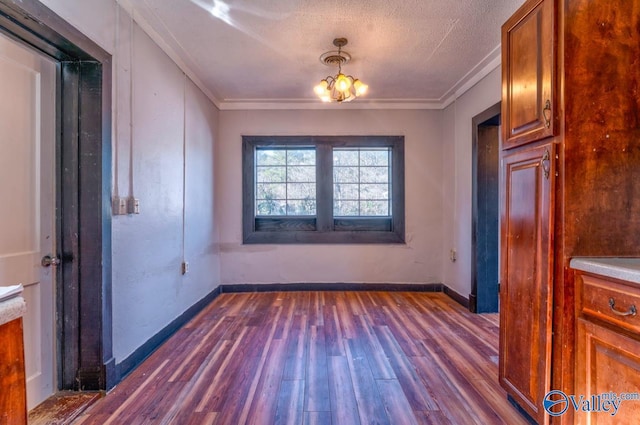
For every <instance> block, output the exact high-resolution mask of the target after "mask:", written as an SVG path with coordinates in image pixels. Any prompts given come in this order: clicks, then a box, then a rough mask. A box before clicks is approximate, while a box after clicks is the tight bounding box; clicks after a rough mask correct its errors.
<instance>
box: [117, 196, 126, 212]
mask: <svg viewBox="0 0 640 425" xmlns="http://www.w3.org/2000/svg"><path fill="white" fill-rule="evenodd" d="M126 213H127V200H126V198H119V199H118V215H124V214H126Z"/></svg>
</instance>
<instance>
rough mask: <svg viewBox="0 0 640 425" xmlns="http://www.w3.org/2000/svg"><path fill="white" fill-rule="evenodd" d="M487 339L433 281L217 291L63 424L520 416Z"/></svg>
mask: <svg viewBox="0 0 640 425" xmlns="http://www.w3.org/2000/svg"><path fill="white" fill-rule="evenodd" d="M497 346H498V315H497V314H484V315H475V314H471V313H469V312H468V311H466V310H465V309H463V308H462V307H461V306H459V305H458V304H457V303H455V302H454V301H453V300H451V299H450V298H449V297H447V296H446V295H444V294H442V293H419V292H273V293H242V294H222V295H220V296H219V297H218V298H217V299H216V300H214V302H213V303H212V304H211V305H209V306H208V307H207V308H206V309H205V310H204V311H202V312H201V313H200V314H199V315H198V316H197V317H196V318H194V319H193V320H192V321H191V322H189V323H188V324H187V325H186V326H185V327H184V328H182V329H180V330H179V331H178V332H177V333H176V334H175V335H174V336H173V337H172V338H171V339H170V340H169V341H168V342H167V343H166V344H164V345H163V346H162V347H160V348H159V349H158V350H157V351H156V352H155V353H154V354H153V355H152V356H151V357H149V358H148V359H147V360H146V361H145V362H144V363H143V364H142V365H141V366H140V367H138V368H137V369H136V370H135V371H134V372H132V373H131V374H130V375H129V376H128V377H127V378H126V379H124V380H123V381H122V382H121V383H120V384H119V385H118V386H117V387H116V388H115V389H114V390H112V391H111V392H110V393H109V394H108V395H107V396H106V397H105V398H103V399H102V400H100V401H98V402H97V403H95V404H94V405H93V406H92V407H91V408H90V409H88V410H87V411H85V413H84V414H83V415H82V416H80V417H79V418H78V419H77V420H76V421H75V422H74V424H86V425H89V424H100V425H102V424H143V423H144V424H147V423H154V424H156V423H157V424H194V425H195V424H198V425H200V424H234V425H236V424H245V423H246V424H322V425H327V424H333V425H337V424H341V425H342V424H344V425H356V424H393V425H398V424H438V425H446V424H452V425H453V424H474V425H475V424H502V423H504V424H509V425H517V424H523V425H524V424H527V422H526V421H525V420H524V419H523V418H522V416H520V414H519V413H518V412H517V411H516V410H515V409H514V408H513V407H512V406H511V405H510V404H509V403H508V402H507V399H506V393H505V392H504V391H503V390H502V389H501V388H500V386H499V384H498V368H497V355H498V353H497Z"/></svg>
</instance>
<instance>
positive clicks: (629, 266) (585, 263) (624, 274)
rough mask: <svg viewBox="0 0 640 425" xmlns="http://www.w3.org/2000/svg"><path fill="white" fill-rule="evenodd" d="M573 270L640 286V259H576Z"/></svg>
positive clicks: (573, 261) (571, 264)
mask: <svg viewBox="0 0 640 425" xmlns="http://www.w3.org/2000/svg"><path fill="white" fill-rule="evenodd" d="M570 266H571V268H572V269H576V270H581V271H584V272H589V273H595V274H598V275H600V276H605V277H611V278H615V279H620V280H626V281H628V282H633V283H637V284H640V258H615V257H575V258H572V259H571V263H570Z"/></svg>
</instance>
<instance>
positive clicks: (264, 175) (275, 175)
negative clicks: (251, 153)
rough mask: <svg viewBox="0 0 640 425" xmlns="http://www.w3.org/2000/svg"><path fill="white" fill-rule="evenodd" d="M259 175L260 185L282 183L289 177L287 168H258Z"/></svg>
mask: <svg viewBox="0 0 640 425" xmlns="http://www.w3.org/2000/svg"><path fill="white" fill-rule="evenodd" d="M256 168H257V170H258V175H257V177H256V179H257V182H258V183H281V182H284V181H285V179H286V176H287V169H286V167H273V166H272V167H256Z"/></svg>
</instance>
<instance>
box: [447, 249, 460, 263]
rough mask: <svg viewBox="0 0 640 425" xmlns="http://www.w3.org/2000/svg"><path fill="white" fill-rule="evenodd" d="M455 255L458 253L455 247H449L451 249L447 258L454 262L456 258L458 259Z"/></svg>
mask: <svg viewBox="0 0 640 425" xmlns="http://www.w3.org/2000/svg"><path fill="white" fill-rule="evenodd" d="M457 255H458V254H457V252H456V250H455V248H451V250H450V251H449V259H450V260H451V262H452V263H455V262H456V260H457V259H458V257H457Z"/></svg>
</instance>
